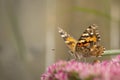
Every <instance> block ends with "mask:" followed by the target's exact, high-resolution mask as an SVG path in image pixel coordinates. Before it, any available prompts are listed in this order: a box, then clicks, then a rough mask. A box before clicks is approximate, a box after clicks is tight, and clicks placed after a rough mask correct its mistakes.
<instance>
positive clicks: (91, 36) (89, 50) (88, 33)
mask: <svg viewBox="0 0 120 80" xmlns="http://www.w3.org/2000/svg"><path fill="white" fill-rule="evenodd" d="M58 30H59V33H60V35H61V37H62V38H63V39H64V41H65V43H66V44H67V47H68V48H69V49H70V54H71V55H72V56H74V57H75V58H77V59H80V58H81V57H91V56H96V57H98V56H101V55H102V54H103V53H104V50H105V48H104V47H103V46H101V45H100V44H99V42H100V34H99V32H98V29H97V26H96V25H95V24H93V25H91V26H89V27H88V28H87V29H86V30H85V31H84V32H83V34H82V35H81V37H80V38H79V39H78V40H76V39H74V38H73V37H72V36H70V35H69V34H68V33H67V32H65V31H64V30H63V29H61V28H58Z"/></svg>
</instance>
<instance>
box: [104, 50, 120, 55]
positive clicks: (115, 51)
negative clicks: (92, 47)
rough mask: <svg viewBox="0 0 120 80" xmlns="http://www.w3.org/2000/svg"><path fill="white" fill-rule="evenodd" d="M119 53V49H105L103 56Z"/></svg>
mask: <svg viewBox="0 0 120 80" xmlns="http://www.w3.org/2000/svg"><path fill="white" fill-rule="evenodd" d="M118 54H120V50H106V51H105V52H104V54H103V56H111V55H118Z"/></svg>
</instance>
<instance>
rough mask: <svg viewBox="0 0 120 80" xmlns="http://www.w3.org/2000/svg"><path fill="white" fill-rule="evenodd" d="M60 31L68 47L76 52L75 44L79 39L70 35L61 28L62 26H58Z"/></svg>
mask: <svg viewBox="0 0 120 80" xmlns="http://www.w3.org/2000/svg"><path fill="white" fill-rule="evenodd" d="M58 31H59V33H60V35H61V37H62V38H63V39H64V41H65V43H66V45H67V47H68V48H69V49H70V51H72V52H74V49H75V46H76V43H77V41H76V40H75V39H74V38H73V37H72V36H70V35H69V34H68V33H67V32H65V31H64V30H63V29H61V28H60V27H58Z"/></svg>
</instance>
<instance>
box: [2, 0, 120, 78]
mask: <svg viewBox="0 0 120 80" xmlns="http://www.w3.org/2000/svg"><path fill="white" fill-rule="evenodd" d="M91 24H96V25H98V26H99V30H100V34H101V39H102V40H101V44H102V45H104V46H105V48H106V49H107V50H110V49H119V48H120V0H0V80H40V75H41V74H42V73H43V72H44V71H45V69H46V67H47V66H48V65H50V64H52V63H54V62H55V61H57V60H60V59H63V60H67V59H68V57H69V55H68V54H67V53H68V49H67V47H66V45H65V44H64V41H63V39H62V38H61V37H60V35H59V33H58V30H57V27H61V28H63V29H64V30H65V31H67V32H68V33H70V34H71V35H72V36H74V38H76V39H78V38H79V37H80V35H81V34H82V32H83V31H84V30H85V29H86V28H87V27H88V26H89V25H91Z"/></svg>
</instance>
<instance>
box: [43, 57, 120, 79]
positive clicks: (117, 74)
mask: <svg viewBox="0 0 120 80" xmlns="http://www.w3.org/2000/svg"><path fill="white" fill-rule="evenodd" d="M41 80H120V55H119V56H117V57H115V58H113V59H112V60H110V61H103V62H101V63H95V64H90V63H83V62H78V61H75V60H71V61H59V62H57V63H55V64H53V65H51V66H49V67H48V69H47V71H46V72H45V73H44V74H43V75H42V76H41Z"/></svg>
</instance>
